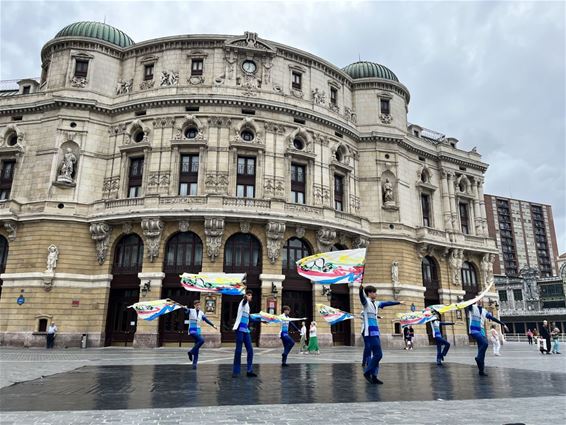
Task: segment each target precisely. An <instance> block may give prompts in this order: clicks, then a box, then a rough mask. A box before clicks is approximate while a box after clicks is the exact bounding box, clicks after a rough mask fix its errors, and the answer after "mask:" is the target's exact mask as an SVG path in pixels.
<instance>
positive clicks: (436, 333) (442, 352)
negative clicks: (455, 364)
mask: <svg viewBox="0 0 566 425" xmlns="http://www.w3.org/2000/svg"><path fill="white" fill-rule="evenodd" d="M432 312H433V313H434V319H432V320H431V321H430V327H431V329H432V335H433V338H434V341H435V342H436V364H437V365H438V366H442V362H443V361H444V357H446V355H447V354H448V350H450V343H449V342H448V341H446V340H445V339H444V338H443V337H442V332H441V330H440V327H441V326H449V325H454V322H441V321H440V314H439V313H438V312H437V311H436V310H432ZM443 347H444V349H443Z"/></svg>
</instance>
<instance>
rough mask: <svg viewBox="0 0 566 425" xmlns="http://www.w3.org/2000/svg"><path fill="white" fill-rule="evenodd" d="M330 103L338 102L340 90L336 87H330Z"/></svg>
mask: <svg viewBox="0 0 566 425" xmlns="http://www.w3.org/2000/svg"><path fill="white" fill-rule="evenodd" d="M330 103H332V104H333V105H337V104H338V90H336V89H335V88H334V87H330Z"/></svg>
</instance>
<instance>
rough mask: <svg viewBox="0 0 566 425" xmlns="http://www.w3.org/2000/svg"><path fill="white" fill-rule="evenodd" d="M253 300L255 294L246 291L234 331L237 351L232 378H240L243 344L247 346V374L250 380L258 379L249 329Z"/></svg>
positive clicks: (235, 351) (235, 352) (239, 307)
mask: <svg viewBox="0 0 566 425" xmlns="http://www.w3.org/2000/svg"><path fill="white" fill-rule="evenodd" d="M252 298H253V292H252V291H250V290H249V289H248V290H247V291H246V294H245V295H244V298H243V299H242V301H240V304H239V305H238V315H237V316H236V322H235V323H234V327H233V330H234V331H235V332H236V349H235V350H234V365H233V368H232V378H237V377H238V376H240V368H241V366H240V364H241V361H242V344H244V345H245V346H246V353H247V355H248V356H247V373H246V376H247V377H249V378H253V377H256V376H257V375H256V374H255V373H254V369H253V361H254V349H253V347H252V339H251V337H250V330H249V328H248V325H249V322H250V303H251V301H252Z"/></svg>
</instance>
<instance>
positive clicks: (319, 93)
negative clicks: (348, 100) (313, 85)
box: [312, 89, 326, 105]
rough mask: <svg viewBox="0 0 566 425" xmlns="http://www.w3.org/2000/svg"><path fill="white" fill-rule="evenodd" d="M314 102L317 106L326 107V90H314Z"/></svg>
mask: <svg viewBox="0 0 566 425" xmlns="http://www.w3.org/2000/svg"><path fill="white" fill-rule="evenodd" d="M312 101H313V103H314V104H315V105H324V104H325V103H326V93H325V92H324V90H318V89H314V90H313V91H312Z"/></svg>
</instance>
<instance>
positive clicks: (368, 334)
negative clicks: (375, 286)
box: [360, 286, 401, 376]
mask: <svg viewBox="0 0 566 425" xmlns="http://www.w3.org/2000/svg"><path fill="white" fill-rule="evenodd" d="M360 301H361V303H362V306H363V308H364V322H363V323H364V333H363V335H364V343H365V344H366V346H367V347H368V348H369V350H370V351H371V359H370V360H369V363H368V365H367V367H366V369H365V372H364V375H365V374H367V375H371V376H376V375H377V373H378V372H379V362H380V360H381V358H382V357H383V351H382V350H381V340H380V339H379V323H378V321H377V312H378V310H379V309H380V308H384V307H389V306H392V305H398V304H401V303H400V302H399V301H373V300H371V299H370V298H368V297H367V296H366V294H365V292H364V289H363V287H362V286H360Z"/></svg>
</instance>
